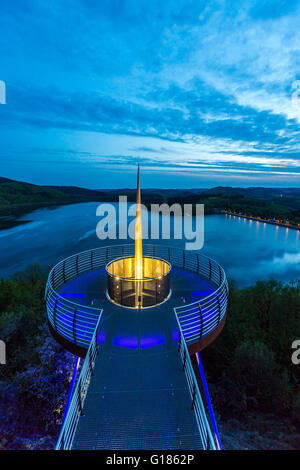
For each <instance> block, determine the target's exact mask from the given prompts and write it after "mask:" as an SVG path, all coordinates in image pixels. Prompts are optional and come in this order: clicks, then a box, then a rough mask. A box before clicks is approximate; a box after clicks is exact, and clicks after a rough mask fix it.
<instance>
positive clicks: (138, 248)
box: [135, 165, 143, 308]
mask: <svg viewBox="0 0 300 470" xmlns="http://www.w3.org/2000/svg"><path fill="white" fill-rule="evenodd" d="M142 243H143V242H142V214H141V185H140V165H138V176H137V189H136V214H135V279H143V245H142ZM141 296H142V281H137V282H136V289H135V306H136V308H138V307H139V306H140V305H141V304H142V299H141Z"/></svg>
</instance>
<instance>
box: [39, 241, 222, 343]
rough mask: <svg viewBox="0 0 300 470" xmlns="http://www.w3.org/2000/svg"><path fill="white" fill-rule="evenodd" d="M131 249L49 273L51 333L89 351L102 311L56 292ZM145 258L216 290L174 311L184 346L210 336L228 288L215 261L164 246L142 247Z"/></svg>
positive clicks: (102, 251) (86, 257) (104, 252)
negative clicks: (192, 276)
mask: <svg viewBox="0 0 300 470" xmlns="http://www.w3.org/2000/svg"><path fill="white" fill-rule="evenodd" d="M134 249H135V247H134V245H131V244H125V245H110V246H105V247H100V248H95V249H92V250H87V251H83V252H81V253H78V254H76V255H72V256H70V257H68V258H66V259H64V260H63V261H61V262H59V263H58V264H57V265H56V266H54V267H53V268H52V270H51V271H50V273H49V276H48V280H47V285H46V292H45V300H46V306H47V313H48V319H49V322H50V324H51V326H52V327H53V329H54V330H55V331H56V332H57V333H58V334H59V335H60V336H62V337H63V338H65V339H67V340H68V341H70V342H71V343H73V344H75V345H76V346H80V347H83V348H85V349H88V347H89V344H90V341H91V338H92V336H93V333H94V330H95V326H96V323H97V321H98V318H99V315H100V314H101V313H102V309H100V308H94V307H92V306H88V305H81V304H79V303H76V302H73V301H71V300H69V299H66V298H64V296H63V295H62V294H61V293H60V292H59V290H60V288H61V287H62V286H63V285H64V284H66V283H67V282H68V281H70V280H71V279H74V278H76V277H77V276H80V275H81V274H83V273H85V272H88V271H92V270H95V269H99V268H103V267H105V266H106V265H107V263H109V262H110V261H112V260H114V259H117V258H120V257H124V256H133V255H134ZM143 254H144V255H145V256H153V257H159V258H162V259H165V260H167V261H169V262H170V263H171V264H172V266H174V267H176V268H180V269H184V270H187V271H192V272H194V273H196V274H198V275H200V276H203V277H204V278H205V279H207V280H209V281H210V282H212V283H213V284H214V285H215V286H216V290H215V291H214V292H213V293H212V294H211V295H209V296H206V297H204V298H202V299H201V300H199V301H197V302H194V303H192V304H189V305H182V306H180V307H177V308H175V313H176V316H177V318H178V320H179V321H180V325H181V329H182V332H183V335H184V338H185V340H186V343H187V344H191V343H193V342H196V341H198V340H199V339H202V338H203V337H205V336H207V335H208V334H209V333H210V332H212V331H213V330H214V329H215V328H216V327H217V326H218V325H219V323H220V322H221V321H222V319H223V318H224V316H225V313H226V307H227V298H228V286H227V280H226V276H225V273H224V270H223V268H222V267H221V266H220V265H219V264H218V263H217V262H216V261H214V260H212V259H210V258H208V257H206V256H204V255H199V254H198V253H195V252H192V251H185V250H183V249H181V248H174V247H172V248H170V247H168V246H164V245H152V244H144V245H143Z"/></svg>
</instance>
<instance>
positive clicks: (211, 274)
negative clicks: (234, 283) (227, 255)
mask: <svg viewBox="0 0 300 470" xmlns="http://www.w3.org/2000/svg"><path fill="white" fill-rule="evenodd" d="M197 256H199V255H197ZM201 264H202V267H201V274H202V275H203V276H204V277H205V278H207V279H209V280H210V281H211V282H213V283H214V284H215V285H216V290H215V291H213V292H212V293H211V294H210V295H208V296H204V297H203V298H202V299H200V300H197V301H196V302H193V303H191V304H187V305H180V306H179V307H175V308H174V311H175V314H176V317H177V319H178V321H179V323H180V327H181V330H182V333H183V336H184V338H185V341H186V343H187V345H190V344H193V343H195V342H197V341H200V340H201V339H203V338H205V337H206V336H208V335H209V334H210V333H212V332H213V331H214V330H215V329H216V328H217V327H218V326H219V325H220V323H221V322H222V320H223V319H224V317H225V315H226V309H227V303H228V284H227V279H226V275H225V272H224V270H223V268H222V267H221V266H220V265H219V264H218V263H217V262H216V261H213V260H212V259H210V258H206V257H202V256H201ZM197 272H199V271H197Z"/></svg>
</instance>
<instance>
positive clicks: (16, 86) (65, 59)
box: [0, 0, 300, 188]
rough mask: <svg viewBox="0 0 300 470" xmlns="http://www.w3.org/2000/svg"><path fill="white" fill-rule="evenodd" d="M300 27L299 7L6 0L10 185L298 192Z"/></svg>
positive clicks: (0, 156)
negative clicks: (138, 166)
mask: <svg viewBox="0 0 300 470" xmlns="http://www.w3.org/2000/svg"><path fill="white" fill-rule="evenodd" d="M299 24H300V4H299V2H298V1H294V0H289V1H288V0H281V1H276V0H272V1H271V0H265V1H263V0H258V1H256V0H252V1H244V0H239V1H236V0H231V1H228V2H226V1H211V0H205V1H202V0H197V1H189V0H183V1H176V0H171V1H168V0H164V1H163V2H162V1H161V0H160V1H156V0H152V1H151V2H150V1H148V0H147V1H143V0H136V1H126V0H118V1H116V0H110V1H107V0H101V1H98V0H60V1H58V0H54V1H51V2H50V1H49V2H45V1H43V0H18V1H17V2H12V1H10V0H2V1H1V6H0V51H1V52H0V80H3V81H5V83H6V90H7V96H6V101H7V104H5V105H2V104H1V105H0V142H1V146H0V162H1V169H0V176H6V177H9V178H13V179H19V180H24V181H28V182H32V183H37V184H64V185H78V186H85V187H91V188H110V187H114V188H115V187H132V186H134V185H135V182H136V164H137V161H140V163H141V166H142V184H143V186H144V187H164V188H168V187H174V188H180V187H193V188H196V187H211V186H217V185H223V186H225V185H226V186H229V185H231V186H282V187H284V186H299V182H300V177H299V166H300V158H299V157H300V134H299V130H300V32H299V31H300V28H299ZM298 96H299V97H298Z"/></svg>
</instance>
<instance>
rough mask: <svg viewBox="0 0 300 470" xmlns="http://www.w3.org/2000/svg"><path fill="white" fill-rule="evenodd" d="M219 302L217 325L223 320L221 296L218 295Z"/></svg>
mask: <svg viewBox="0 0 300 470" xmlns="http://www.w3.org/2000/svg"><path fill="white" fill-rule="evenodd" d="M217 303H218V323H217V326H219V324H220V320H221V304H220V297H219V296H218V295H217Z"/></svg>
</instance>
